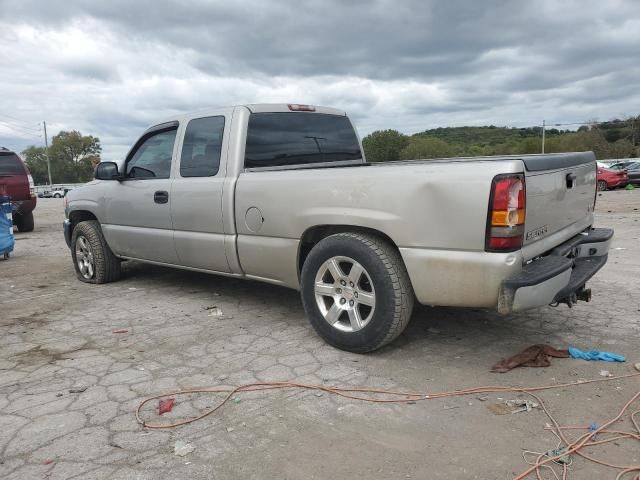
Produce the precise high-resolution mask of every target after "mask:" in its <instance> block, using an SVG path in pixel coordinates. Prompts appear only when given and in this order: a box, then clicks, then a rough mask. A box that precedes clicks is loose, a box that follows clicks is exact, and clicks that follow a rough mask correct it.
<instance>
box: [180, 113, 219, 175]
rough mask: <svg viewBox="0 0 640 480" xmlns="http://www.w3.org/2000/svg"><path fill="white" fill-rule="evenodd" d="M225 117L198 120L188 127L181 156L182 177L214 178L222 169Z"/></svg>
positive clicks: (191, 122)
mask: <svg viewBox="0 0 640 480" xmlns="http://www.w3.org/2000/svg"><path fill="white" fill-rule="evenodd" d="M223 134H224V116H217V117H206V118H196V119H194V120H191V121H190V122H189V124H188V125H187V129H186V131H185V134H184V142H183V144H182V153H181V155H180V176H182V177H213V176H214V175H216V174H217V173H218V170H219V169H220V152H221V151H222V136H223Z"/></svg>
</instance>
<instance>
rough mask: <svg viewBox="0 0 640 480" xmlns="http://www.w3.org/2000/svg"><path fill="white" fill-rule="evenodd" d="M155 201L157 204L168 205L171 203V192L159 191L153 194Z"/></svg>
mask: <svg viewBox="0 0 640 480" xmlns="http://www.w3.org/2000/svg"><path fill="white" fill-rule="evenodd" d="M153 201H154V202H156V203H168V202H169V192H166V191H164V190H158V191H157V192H156V193H154V194H153Z"/></svg>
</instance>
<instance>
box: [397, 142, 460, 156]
mask: <svg viewBox="0 0 640 480" xmlns="http://www.w3.org/2000/svg"><path fill="white" fill-rule="evenodd" d="M455 153H456V152H455V149H454V148H453V147H452V146H451V145H449V144H448V143H447V142H445V141H444V140H440V139H439V138H431V137H423V136H414V137H411V141H410V142H409V145H407V146H406V147H405V148H403V149H402V151H401V152H400V158H401V159H402V160H415V159H419V158H443V157H452V156H454V155H455Z"/></svg>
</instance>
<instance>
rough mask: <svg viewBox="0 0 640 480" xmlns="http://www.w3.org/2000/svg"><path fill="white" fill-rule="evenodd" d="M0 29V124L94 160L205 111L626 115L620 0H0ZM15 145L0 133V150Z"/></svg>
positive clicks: (418, 116)
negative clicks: (176, 118) (246, 106)
mask: <svg viewBox="0 0 640 480" xmlns="http://www.w3.org/2000/svg"><path fill="white" fill-rule="evenodd" d="M0 17H1V18H2V19H3V23H4V27H3V28H2V31H0V58H2V59H3V75H2V78H0V94H1V95H0V107H1V109H0V113H1V112H6V113H7V114H10V115H13V116H16V117H19V118H22V119H24V120H25V121H29V122H33V121H40V120H42V119H46V120H47V121H48V122H49V123H50V124H51V125H52V127H53V129H54V130H56V129H58V130H59V129H63V128H67V129H68V128H75V129H80V130H81V131H83V132H86V133H91V134H93V135H97V136H99V137H100V138H101V140H102V143H103V145H104V156H105V157H107V158H114V157H118V156H121V155H122V154H123V153H124V152H125V151H126V149H127V148H128V144H129V143H130V142H132V141H133V140H134V139H135V137H136V135H137V134H138V133H139V132H140V130H141V129H142V128H144V125H146V124H148V123H150V122H152V121H153V120H154V119H156V118H161V117H163V116H166V115H168V114H171V113H172V112H178V111H186V110H192V109H200V108H205V107H208V106H214V105H229V104H235V103H246V102H263V101H295V102H306V103H318V104H327V105H332V106H337V107H340V108H344V109H346V110H348V111H349V112H350V113H351V114H352V116H353V118H354V119H355V121H356V123H357V124H358V126H359V128H360V130H361V133H367V132H369V131H371V130H373V129H377V128H398V129H400V130H403V131H406V132H413V131H419V130H422V129H425V128H429V127H434V126H447V125H461V124H483V123H493V124H499V125H531V124H533V123H539V122H541V120H542V118H545V119H547V120H549V121H552V122H560V121H574V120H583V119H585V120H586V119H590V118H601V119H607V118H610V117H612V116H619V115H623V114H625V113H638V112H636V111H634V110H633V109H634V108H635V109H636V110H637V109H638V108H637V106H639V105H640V88H638V87H640V80H639V79H640V75H639V73H640V67H639V66H638V62H637V60H638V54H637V52H638V51H639V47H640V13H639V12H638V10H637V6H636V4H635V2H633V1H623V0H618V1H609V2H600V1H586V0H583V1H565V2H556V1H553V0H546V1H538V2H535V3H534V2H514V1H507V0H503V1H499V0H495V1H491V2H489V1H487V2H467V1H460V0H449V1H437V2H436V1H431V2H429V1H424V0H423V1H403V2H397V1H387V0H380V1H375V2H365V1H351V2H340V1H329V0H317V1H302V2H259V1H253V2H251V1H245V2H223V1H220V2H208V1H192V2H188V3H185V2H178V1H169V2H155V1H137V2H129V1H123V0H115V1H110V2H93V1H90V0H86V1H76V2H67V1H49V2H36V1H30V0H4V1H2V0H0ZM630 109H631V110H630ZM30 140H31V139H30V138H27V136H23V137H22V138H21V137H20V136H17V135H15V131H13V133H9V131H8V130H7V129H3V128H2V126H1V124H0V143H7V142H13V143H14V144H16V145H18V144H20V145H23V144H25V143H28V142H29V141H30ZM16 148H17V147H16Z"/></svg>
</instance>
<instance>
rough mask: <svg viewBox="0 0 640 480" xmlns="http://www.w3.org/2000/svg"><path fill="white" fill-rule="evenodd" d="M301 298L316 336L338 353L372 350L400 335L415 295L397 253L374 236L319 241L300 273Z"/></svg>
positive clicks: (348, 235)
mask: <svg viewBox="0 0 640 480" xmlns="http://www.w3.org/2000/svg"><path fill="white" fill-rule="evenodd" d="M301 283H302V288H301V295H302V303H303V305H304V309H305V311H306V313H307V316H308V318H309V321H310V322H311V325H312V326H313V328H314V329H315V331H316V332H317V333H318V335H320V336H321V337H322V338H323V339H324V340H325V341H326V342H327V343H329V344H330V345H333V346H334V347H337V348H340V349H342V350H347V351H350V352H355V353H365V352H371V351H373V350H376V349H378V348H380V347H382V346H384V345H386V344H388V343H390V342H391V341H393V340H394V339H395V338H396V337H398V335H400V334H401V333H402V331H403V330H404V329H405V327H406V326H407V324H408V323H409V319H410V318H411V313H412V311H413V302H414V295H413V289H412V288H411V282H410V280H409V275H408V274H407V270H406V268H405V266H404V263H403V261H402V257H400V253H399V252H398V251H397V249H395V248H394V247H393V246H391V245H389V243H387V242H386V241H384V240H382V239H380V238H377V237H375V236H373V235H368V234H359V233H339V234H336V235H331V236H329V237H327V238H325V239H323V240H321V241H320V242H319V243H318V244H317V245H316V246H315V247H314V248H313V249H312V250H311V252H310V253H309V255H308V257H307V258H306V260H305V262H304V265H303V267H302V274H301Z"/></svg>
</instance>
